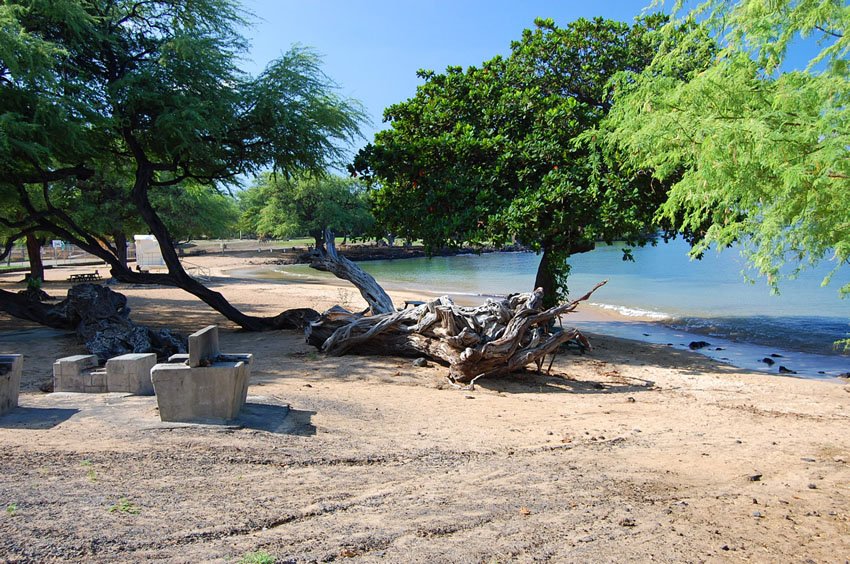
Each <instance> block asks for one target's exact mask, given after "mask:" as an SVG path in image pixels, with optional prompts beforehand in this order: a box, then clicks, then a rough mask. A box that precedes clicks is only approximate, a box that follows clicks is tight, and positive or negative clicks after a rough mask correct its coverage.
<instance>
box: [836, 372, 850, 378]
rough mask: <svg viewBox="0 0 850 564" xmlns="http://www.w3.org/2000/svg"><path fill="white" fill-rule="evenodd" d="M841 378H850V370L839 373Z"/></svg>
mask: <svg viewBox="0 0 850 564" xmlns="http://www.w3.org/2000/svg"><path fill="white" fill-rule="evenodd" d="M838 377H839V378H850V372H844V373H843V374H839V375H838Z"/></svg>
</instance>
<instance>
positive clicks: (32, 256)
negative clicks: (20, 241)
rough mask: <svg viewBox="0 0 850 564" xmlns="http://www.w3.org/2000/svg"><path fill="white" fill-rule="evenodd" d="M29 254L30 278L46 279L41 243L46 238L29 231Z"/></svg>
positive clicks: (27, 238) (27, 239)
mask: <svg viewBox="0 0 850 564" xmlns="http://www.w3.org/2000/svg"><path fill="white" fill-rule="evenodd" d="M26 241H27V255H28V256H29V261H30V273H29V276H28V278H38V279H39V280H41V281H44V262H43V261H42V260H41V245H42V243H43V242H44V239H43V238H41V237H36V236H35V235H33V234H32V233H27V237H26Z"/></svg>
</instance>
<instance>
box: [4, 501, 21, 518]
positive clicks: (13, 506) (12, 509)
mask: <svg viewBox="0 0 850 564" xmlns="http://www.w3.org/2000/svg"><path fill="white" fill-rule="evenodd" d="M17 512H18V504H17V503H10V504H9V505H7V506H6V515H8V516H9V517H14V516H15V513H17Z"/></svg>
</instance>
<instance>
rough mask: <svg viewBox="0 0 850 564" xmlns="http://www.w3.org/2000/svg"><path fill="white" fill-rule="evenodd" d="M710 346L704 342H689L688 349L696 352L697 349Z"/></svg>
mask: <svg viewBox="0 0 850 564" xmlns="http://www.w3.org/2000/svg"><path fill="white" fill-rule="evenodd" d="M710 346H711V343H708V342H706V341H691V342H690V343H689V344H688V348H689V349H691V350H692V351H698V350H699V349H704V348H705V347H710Z"/></svg>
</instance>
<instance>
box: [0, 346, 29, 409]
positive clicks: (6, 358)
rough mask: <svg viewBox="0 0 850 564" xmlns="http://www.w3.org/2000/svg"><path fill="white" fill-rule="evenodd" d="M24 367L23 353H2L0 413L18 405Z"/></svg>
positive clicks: (0, 356)
mask: <svg viewBox="0 0 850 564" xmlns="http://www.w3.org/2000/svg"><path fill="white" fill-rule="evenodd" d="M23 368H24V357H23V355H20V354H2V355H0V415H3V414H4V413H8V412H9V411H12V410H13V409H15V408H16V407H18V394H19V393H20V390H21V371H22V370H23Z"/></svg>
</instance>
